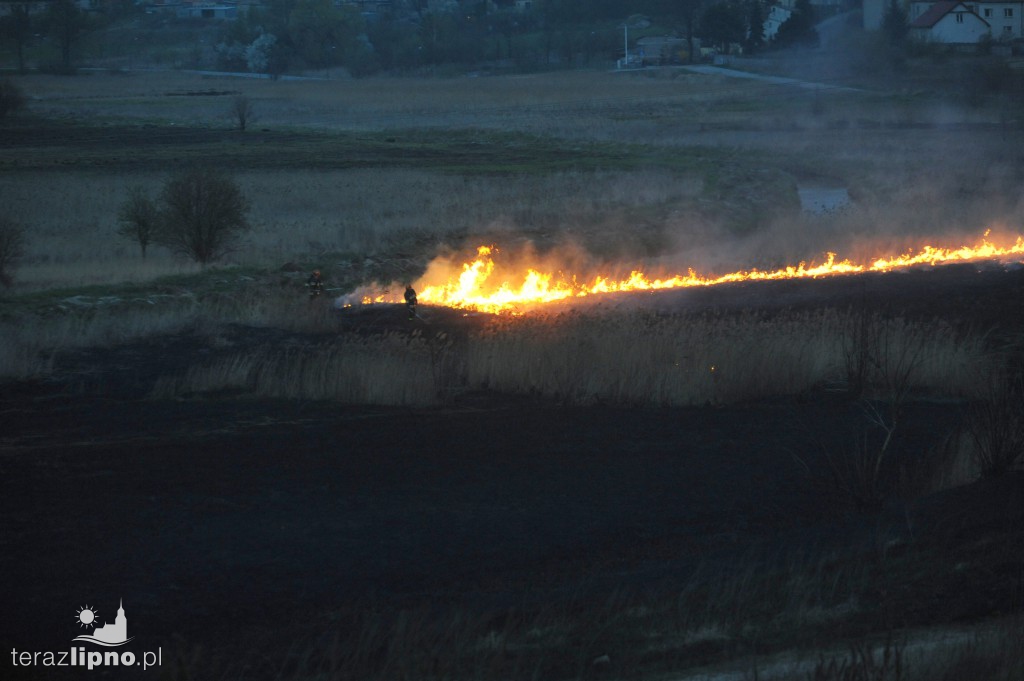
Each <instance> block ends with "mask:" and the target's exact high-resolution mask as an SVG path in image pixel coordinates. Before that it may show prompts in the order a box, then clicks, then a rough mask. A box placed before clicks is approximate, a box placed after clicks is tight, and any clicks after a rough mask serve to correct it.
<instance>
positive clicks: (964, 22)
mask: <svg viewBox="0 0 1024 681" xmlns="http://www.w3.org/2000/svg"><path fill="white" fill-rule="evenodd" d="M923 4H924V3H915V6H912V7H911V18H910V34H911V36H913V37H914V39H915V40H920V41H922V42H935V43H946V44H949V45H975V44H977V42H978V41H979V40H981V39H982V38H984V37H986V36H989V35H991V33H992V31H991V26H990V24H989V23H988V22H987V21H985V20H984V19H982V18H981V17H980V16H978V15H977V14H975V13H974V10H973V8H972V7H970V6H968V5H967V4H966V3H963V2H959V1H958V0H940V1H939V2H935V3H932V4H931V6H930V7H927V9H924V8H923V7H918V6H917V5H923ZM922 10H923V11H922ZM915 13H916V14H917V16H914V14H915Z"/></svg>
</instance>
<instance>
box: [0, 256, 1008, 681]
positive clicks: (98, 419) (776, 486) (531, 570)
mask: <svg viewBox="0 0 1024 681" xmlns="http://www.w3.org/2000/svg"><path fill="white" fill-rule="evenodd" d="M758 287H762V288H758ZM625 300H626V299H625V298H624V299H621V300H620V304H624V303H623V302H622V301H625ZM755 300H758V301H760V303H759V304H760V305H761V306H762V307H763V308H764V309H766V310H769V311H770V310H771V309H773V307H774V308H777V309H780V310H781V309H799V308H801V307H815V306H822V305H831V304H836V305H840V306H844V305H847V304H853V303H856V304H858V305H865V306H868V307H869V308H871V309H878V310H882V311H885V312H887V313H898V314H902V315H906V316H910V317H915V316H920V317H924V318H928V317H934V316H937V317H940V318H943V319H946V320H948V321H951V322H952V323H954V325H960V326H964V327H971V328H984V329H989V330H990V333H991V334H993V336H994V337H1001V338H1004V339H1009V338H1013V337H1015V335H1016V334H1019V333H1020V328H1021V320H1022V316H1021V311H1022V308H1024V270H1022V269H1020V268H1009V269H1007V268H1006V267H1002V266H997V265H986V266H983V267H980V268H979V267H977V266H956V267H946V268H925V269H921V270H915V271H913V272H907V273H903V274H896V275H878V276H875V275H871V276H865V277H843V278H836V279H831V280H825V281H802V282H779V283H777V284H775V283H771V284H744V285H737V286H723V287H718V288H716V289H714V290H711V289H709V290H702V291H696V292H683V293H678V294H677V293H669V294H667V295H666V296H665V297H663V298H657V300H654V299H653V298H652V299H651V300H650V301H649V302H654V303H656V306H657V307H659V308H662V309H664V310H665V311H666V313H668V311H670V310H672V309H675V310H677V311H693V310H702V309H703V310H720V311H727V310H729V309H735V308H741V307H742V308H749V307H750V306H751V305H752V304H754V301H755ZM435 313H436V314H435V316H434V317H433V319H434V320H435V322H434V323H435V325H440V326H444V325H445V324H449V325H450V327H451V330H452V331H453V332H457V331H458V325H459V324H467V323H472V321H470V322H467V321H466V319H465V318H463V317H461V316H456V315H452V316H451V317H450V318H449V317H446V316H445V315H444V313H443V311H435ZM349 314H350V317H348V318H347V319H346V320H345V325H344V328H345V329H347V330H345V331H342V332H343V333H350V332H351V333H369V332H370V331H367V328H372V329H373V331H372V332H374V333H375V332H378V331H379V330H380V329H381V328H394V329H402V328H406V329H408V327H407V326H404V325H403V324H404V323H403V320H402V319H401V314H402V312H401V310H400V309H398V308H395V309H388V308H384V309H380V308H377V309H374V310H373V311H367V312H351V313H349ZM392 316H394V320H392V319H391V317H392ZM225 333H226V334H228V335H229V336H230V337H231V338H232V339H234V340H235V341H237V342H238V343H243V344H244V343H246V342H250V343H264V344H266V343H274V342H283V341H284V340H286V339H291V340H294V334H290V333H286V332H274V331H273V330H266V329H262V330H260V329H253V328H247V327H242V326H234V327H230V328H229V329H227V330H226V331H225ZM203 343H204V340H203V338H202V337H199V336H193V335H190V334H189V333H182V334H179V335H175V336H167V337H161V338H154V339H149V340H146V341H139V342H135V343H131V344H128V345H124V346H120V347H115V348H109V349H103V350H96V351H82V352H77V353H68V354H66V355H64V356H62V357H61V358H60V359H59V360H58V364H57V370H56V371H55V373H54V375H53V376H52V377H51V378H50V379H47V380H46V381H43V382H27V383H18V384H8V385H6V386H4V389H3V392H2V398H0V417H2V429H0V432H2V442H0V444H2V455H0V479H2V481H3V482H2V494H0V521H2V525H3V528H4V532H3V534H2V539H0V542H2V546H0V562H2V574H3V575H4V582H5V584H6V586H7V588H6V589H5V594H4V605H5V606H6V608H5V609H6V612H7V616H6V617H4V618H3V622H2V624H0V632H2V635H0V642H2V643H3V644H4V648H5V651H10V650H11V649H12V648H13V649H16V650H19V651H21V650H30V651H31V650H65V649H67V647H68V646H70V645H71V644H70V640H71V639H72V638H73V637H74V636H76V635H77V634H78V633H80V632H79V628H80V627H79V625H78V622H77V620H76V618H75V613H76V612H77V611H78V610H79V609H80V608H81V607H83V606H84V605H86V604H89V605H92V606H95V607H96V608H98V610H99V612H100V617H101V619H104V620H105V621H112V619H113V615H114V613H115V611H116V608H117V602H118V601H119V599H123V602H124V607H125V611H126V613H127V617H128V623H129V635H131V636H133V637H135V639H134V640H133V641H132V642H131V643H129V644H128V647H130V648H131V649H132V650H134V651H136V653H137V654H139V655H140V656H141V654H142V651H146V650H152V649H156V648H158V647H159V649H160V650H161V652H162V655H163V657H162V662H163V664H162V666H161V669H160V670H159V673H161V674H164V675H165V676H164V677H161V678H197V679H202V678H253V679H262V678H312V677H313V676H314V674H313V672H314V671H318V673H319V672H322V673H323V674H325V675H326V676H324V677H323V678H339V679H344V678H361V677H366V678H369V677H371V674H376V675H378V676H379V677H381V678H385V677H388V678H433V677H435V676H436V677H444V676H445V675H446V674H447V675H449V676H448V678H464V677H469V678H481V677H482V678H514V677H517V676H520V675H526V674H525V672H524V671H523V670H526V669H528V670H530V671H531V673H533V672H535V673H536V674H537V675H538V678H641V677H643V678H673V674H672V673H673V672H674V673H675V675H676V677H678V676H679V675H681V674H682V672H683V670H685V669H688V668H691V667H693V666H695V665H700V664H710V663H717V662H722V661H725V660H730V659H733V660H735V659H746V658H747V657H748V656H750V655H751V654H757V653H761V654H770V653H771V652H773V651H776V650H783V649H787V648H791V647H804V648H807V647H810V648H811V649H813V647H814V646H816V645H826V644H830V643H832V642H835V641H841V640H845V639H846V638H855V637H860V636H863V635H868V634H877V633H880V632H886V631H889V632H893V631H895V632H900V631H905V630H909V629H912V628H918V627H931V626H948V625H954V624H955V625H962V624H969V623H977V622H985V621H989V620H991V619H993V618H997V617H1003V616H1006V615H1011V614H1013V613H1015V612H1019V611H1020V609H1021V606H1022V605H1024V570H1022V565H1024V530H1022V528H1024V477H1022V476H1021V475H1020V474H1018V473H1009V474H1006V475H1003V476H999V477H995V478H990V479H983V480H979V481H978V482H976V483H973V484H970V485H967V486H965V487H959V488H956V489H952V490H947V491H944V492H939V493H937V494H930V495H925V496H920V497H915V498H906V499H894V500H891V501H889V502H888V503H887V504H885V505H884V507H882V508H879V509H873V510H870V511H865V510H858V509H852V508H849V507H848V506H846V505H844V504H842V503H840V501H839V500H838V499H837V495H836V492H835V490H833V489H831V488H830V487H829V485H828V480H827V475H824V474H823V470H824V469H823V468H822V466H823V461H822V459H821V454H820V447H821V444H822V443H833V444H837V443H841V442H842V440H843V438H845V437H848V436H849V433H850V432H851V428H852V427H853V426H854V424H855V423H856V422H857V420H858V419H859V418H861V415H860V413H859V412H858V411H857V407H856V406H855V405H854V404H853V403H852V402H851V401H850V400H849V399H847V397H846V396H844V395H843V394H842V393H841V392H830V391H825V390H822V391H820V392H818V391H816V392H812V393H809V394H803V395H799V396H779V397H778V398H776V399H771V400H762V401H758V402H756V403H749V404H739V405H729V406H711V405H708V406H704V407H690V408H636V407H632V408H631V407H621V406H611V405H605V406H601V405H597V406H590V407H570V406H564V405H561V404H559V403H557V402H556V401H552V400H550V399H543V398H540V397H529V396H508V395H499V394H491V393H470V394H464V395H461V396H459V397H458V398H456V399H454V400H453V401H452V402H451V403H450V404H447V405H445V406H443V407H438V408H429V409H397V408H379V407H358V406H344V405H338V404H333V403H326V402H300V401H272V400H262V399H255V398H250V397H247V396H245V395H241V394H212V395H209V394H208V395H196V396H193V397H190V398H187V399H179V400H173V401H172V400H153V399H147V398H146V397H145V396H146V394H147V392H148V390H149V388H150V387H151V386H152V383H153V381H155V380H156V378H157V377H158V376H160V375H164V374H168V373H171V374H173V373H174V372H176V371H180V370H181V368H182V367H184V366H187V365H188V364H189V362H190V361H191V360H190V359H189V358H191V357H195V356H196V354H197V353H201V352H203V350H204V347H203ZM609 361H614V360H613V358H610V360H609ZM967 406H968V405H967V404H966V403H965V402H964V401H963V400H956V399H936V398H935V396H924V395H922V396H917V397H916V398H915V399H914V400H912V401H911V402H910V403H908V405H907V410H906V416H905V420H904V423H905V427H904V428H903V429H902V430H901V440H900V443H899V447H900V452H901V453H902V455H903V456H906V457H911V458H912V457H915V456H923V455H924V454H925V453H926V452H930V451H934V450H935V448H936V447H937V446H938V440H939V437H940V434H941V432H942V431H943V428H944V427H945V426H947V425H949V424H955V423H957V422H958V421H960V420H962V419H963V418H964V414H965V410H966V408H967ZM797 557H799V558H797ZM801 565H803V566H811V567H809V568H808V569H812V568H813V569H818V567H819V566H822V565H824V566H825V567H824V568H821V569H824V570H826V571H828V570H831V571H832V572H833V573H834V575H835V579H836V580H849V581H851V582H853V581H855V582H856V583H855V584H852V585H851V586H850V587H849V588H850V590H852V591H855V592H856V595H857V598H858V604H859V605H858V608H857V610H856V611H855V612H852V613H850V614H849V615H848V616H845V617H842V618H837V619H835V620H830V621H829V622H828V623H827V624H825V625H822V626H818V627H813V628H809V627H793V628H789V629H772V628H771V627H765V628H764V629H763V633H759V634H758V635H757V636H756V637H753V636H749V635H745V634H744V633H743V632H742V631H739V632H738V633H736V634H735V635H733V636H731V637H729V638H725V639H721V640H717V639H716V640H713V641H710V642H709V641H699V642H689V643H688V642H687V641H686V640H685V638H684V637H683V636H682V635H681V634H679V635H677V636H676V639H675V640H674V641H672V644H671V645H670V646H667V647H666V648H664V649H663V650H662V651H661V652H658V653H653V652H651V651H650V649H649V648H647V647H645V645H644V643H643V639H642V637H640V636H639V635H638V634H636V632H635V631H633V630H632V629H631V628H630V626H629V624H628V617H626V615H624V614H623V613H627V612H630V611H632V609H634V608H636V607H639V606H640V605H643V606H644V607H646V608H647V609H648V610H650V611H653V612H654V613H655V614H656V615H657V617H656V619H657V620H658V621H660V622H661V623H662V624H663V625H664V626H665V628H666V631H667V632H668V633H666V634H665V636H666V640H671V636H670V634H671V631H672V626H671V624H670V623H671V620H672V618H673V617H676V618H680V617H684V616H686V613H683V614H680V612H679V611H680V610H685V609H686V608H691V609H696V608H697V607H698V604H703V607H705V608H706V609H707V610H708V611H714V610H715V607H714V605H715V604H714V601H715V600H716V598H718V599H724V598H725V597H726V596H725V594H726V593H727V590H725V589H721V590H719V591H716V590H715V589H716V588H718V587H716V586H715V584H718V583H719V582H718V581H716V579H717V580H721V581H724V582H726V583H727V582H728V579H729V578H730V577H731V576H735V577H737V578H739V577H740V576H742V575H744V574H752V575H756V580H755V581H759V586H757V587H751V588H750V589H749V590H748V591H746V592H743V593H741V594H740V595H739V596H736V595H735V594H733V595H732V596H729V597H730V598H734V607H735V609H736V612H735V613H734V618H735V619H736V620H737V621H742V620H745V619H749V621H751V622H770V621H772V618H773V617H774V616H775V615H777V614H780V613H782V612H783V611H784V610H785V609H786V607H787V606H786V605H785V603H784V602H782V601H781V600H777V599H775V596H774V591H773V589H775V588H776V587H775V586H773V584H775V585H781V584H783V583H785V581H786V579H787V576H791V575H792V574H793V573H794V571H796V572H799V570H800V569H801V568H800V567H799V566H801ZM795 566H796V567H795ZM854 574H855V575H857V577H856V580H854V578H853V577H852V575H854ZM709 575H713V576H714V577H715V579H712V578H709ZM702 580H703V581H702ZM694 584H697V585H698V586H699V585H700V584H705V586H704V587H699V588H697V589H694V588H693V585H694ZM702 588H703V589H704V592H705V593H704V595H703V596H701V593H700V592H701V589H702ZM778 588H779V589H781V588H782V587H781V586H779V587H778ZM680 593H687V594H689V596H688V597H687V598H689V599H690V600H684V599H681V597H680V595H679V594H680ZM728 593H731V592H728ZM716 594H718V595H717V596H716ZM702 599H703V600H702ZM666 603H668V604H672V603H678V604H680V605H678V607H675V608H674V607H672V606H670V607H665V604H666ZM773 608H775V609H776V610H777V611H778V612H777V613H773V612H772V609H773ZM673 613H675V614H673ZM403 618H404V619H403ZM619 618H622V619H619ZM552 621H554V622H559V623H562V624H564V625H565V626H566V627H568V631H569V633H568V634H565V635H563V636H562V638H561V639H559V640H558V641H557V642H553V643H551V644H550V645H548V646H546V647H545V646H544V645H543V639H542V640H541V642H540V643H539V644H537V645H536V646H535V647H533V648H531V647H529V646H522V647H519V648H515V647H513V646H509V647H508V648H507V649H505V650H501V651H498V652H490V653H487V654H486V655H485V654H484V653H479V652H477V653H472V652H467V650H466V649H465V648H464V647H463V648H460V646H465V645H467V644H466V641H471V640H479V639H480V638H481V637H485V636H486V635H487V633H488V632H490V631H500V632H506V633H507V635H508V638H509V640H513V639H515V638H516V636H519V637H520V638H521V639H525V638H528V634H527V632H528V631H529V630H530V629H531V627H532V628H540V627H541V624H542V623H546V622H552ZM402 622H404V624H401V623H402ZM453 622H461V624H453ZM445 627H447V629H446V628H445ZM679 627H680V628H682V625H679ZM378 630H383V631H387V632H390V634H389V635H388V636H383V635H379V634H375V633H374V632H375V631H378ZM446 632H447V633H446ZM375 637H376V638H375ZM385 639H390V640H391V641H395V640H398V641H402V640H405V641H406V644H405V645H406V647H403V646H402V645H398V646H394V644H393V643H392V647H388V646H387V645H385V644H384V643H382V641H383V640H385ZM353 640H354V641H357V642H358V641H359V640H363V641H364V642H363V643H352V641H353ZM339 641H340V643H339ZM351 650H357V651H359V652H358V654H357V653H351V654H350V653H348V652H344V651H351ZM332 655H334V657H333V658H332V657H331V656H332ZM346 655H349V657H346ZM602 655H608V656H609V661H608V662H601V663H599V664H592V660H595V659H598V658H600V657H601V656H602ZM474 656H475V657H474ZM481 657H483V658H485V659H486V662H485V663H479V662H477V663H475V664H477V668H480V667H483V668H484V670H483V671H477V672H473V674H477V676H473V675H471V674H470V672H469V670H470V669H472V668H474V667H473V664H474V663H473V662H472V660H475V659H480V658H481ZM467 660H470V661H467ZM389 670H390V671H389ZM460 670H461V672H460ZM10 671H11V676H10V677H11V678H67V677H68V676H73V675H74V673H81V671H80V670H66V669H45V668H34V669H24V668H22V669H14V668H11V669H10ZM127 673H128V672H127V671H126V670H123V669H122V670H118V669H105V670H94V671H92V672H90V675H92V676H98V677H100V678H125V674H127ZM139 673H140V674H141V672H139ZM156 673H157V672H154V671H152V670H150V671H149V672H147V673H146V674H145V675H142V677H143V678H150V677H154V675H155V674H156ZM175 673H177V674H179V676H173V674H175ZM664 674H667V675H668V676H664V677H663V676H660V675H664ZM5 675H6V674H5Z"/></svg>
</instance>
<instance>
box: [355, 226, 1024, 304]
mask: <svg viewBox="0 0 1024 681" xmlns="http://www.w3.org/2000/svg"><path fill="white" fill-rule="evenodd" d="M987 237H988V232H986V233H985V236H984V237H982V239H981V240H980V241H979V243H978V244H977V245H975V246H960V247H959V248H939V247H935V246H924V247H923V248H921V249H920V251H918V252H914V251H910V252H907V253H905V254H903V255H898V256H890V257H879V258H876V259H875V260H873V261H871V262H868V263H866V264H857V263H853V262H851V261H850V260H836V254H835V253H827V254H826V257H825V261H824V262H822V263H821V264H818V265H815V264H810V265H809V264H807V263H804V262H801V263H800V264H798V265H796V266H792V265H791V266H788V267H784V268H782V269H778V270H771V271H762V270H757V269H751V270H746V271H739V272H730V273H728V274H722V275H719V276H704V275H700V274H698V273H696V272H694V271H693V270H692V269H691V270H689V271H688V272H687V274H685V275H674V276H671V277H668V278H665V279H649V278H648V277H647V276H646V275H645V274H644V273H643V272H641V271H640V270H633V271H632V272H631V273H630V275H629V277H627V278H625V279H621V280H613V279H610V278H607V277H601V276H597V277H594V278H593V279H591V280H589V281H581V280H580V279H579V278H578V277H576V276H566V275H564V274H561V273H559V274H558V275H555V274H550V273H543V272H538V271H537V270H535V269H527V270H526V274H525V275H522V276H521V277H519V279H518V281H510V280H492V278H493V275H494V271H495V263H494V260H493V257H492V256H493V254H494V253H495V252H497V249H496V248H494V247H493V246H480V247H479V248H478V249H477V258H476V259H475V260H473V261H472V262H468V263H465V264H463V265H462V271H461V272H460V273H459V274H458V275H457V276H455V277H452V278H450V279H449V280H448V281H446V282H442V283H430V282H419V283H418V284H417V286H416V288H417V289H418V291H419V302H421V303H426V304H430V305H443V306H447V307H455V308H462V309H469V310H478V311H482V312H491V313H500V312H515V311H516V310H517V308H518V307H520V306H524V305H533V304H540V303H550V302H554V301H559V300H566V299H568V298H583V297H586V296H592V295H599V294H603V293H615V292H624V291H656V290H662V289H671V288H684V287H692V286H715V285H717V284H725V283H731V282H740V281H763V280H774V279H809V278H817V277H830V276H837V275H845V274H857V273H862V272H888V271H890V270H895V269H901V268H906V267H912V266H915V265H925V264H927V265H940V264H944V263H952V262H967V261H972V260H986V259H994V258H1005V257H1009V256H1021V255H1024V236H1018V237H1017V240H1016V242H1014V243H1013V244H1012V245H1010V246H1005V247H1001V246H997V245H995V244H993V243H991V242H990V241H988V239H987ZM363 302H364V303H371V302H398V301H397V300H392V299H391V297H390V296H379V297H376V298H370V297H367V298H364V299H363Z"/></svg>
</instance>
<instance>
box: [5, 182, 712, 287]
mask: <svg viewBox="0 0 1024 681" xmlns="http://www.w3.org/2000/svg"><path fill="white" fill-rule="evenodd" d="M236 179H237V181H238V183H239V185H240V186H241V188H242V190H243V193H244V194H245V195H246V197H248V199H249V201H250V203H251V211H250V222H251V223H252V224H253V230H252V231H251V232H250V233H249V234H247V235H246V237H245V239H244V240H243V241H242V243H240V244H239V247H238V249H237V251H236V252H234V253H233V254H232V255H231V256H230V259H229V261H231V262H235V263H240V264H245V265H253V266H268V265H271V266H274V265H280V264H282V263H285V262H288V261H296V260H298V261H314V262H317V263H318V264H320V265H323V264H324V263H322V262H320V260H322V259H324V258H325V257H327V258H331V257H334V258H338V257H340V256H341V255H346V254H347V255H360V256H368V255H374V254H377V253H395V252H400V253H413V254H415V255H417V256H418V257H419V258H422V259H424V260H425V259H426V258H428V257H430V256H432V255H433V254H434V253H435V252H436V251H437V249H438V248H439V247H440V245H441V244H444V243H448V244H457V243H459V242H460V241H461V240H462V239H465V238H469V239H474V238H479V239H480V240H488V239H490V240H497V239H503V240H505V241H506V242H510V241H515V240H521V239H523V238H524V237H529V238H532V239H534V240H538V241H545V240H547V241H548V242H556V241H565V240H570V241H576V242H579V243H582V244H584V245H586V246H587V247H588V248H590V249H591V250H594V251H597V252H601V251H603V252H604V253H605V254H606V255H608V254H612V253H617V252H620V251H624V250H627V251H628V245H629V242H630V238H631V237H630V235H631V231H630V230H631V226H632V222H631V219H630V218H629V214H630V212H634V211H640V212H645V213H648V214H650V213H651V212H652V211H653V212H654V213H661V214H665V215H668V214H671V212H672V211H673V209H674V207H675V206H677V205H679V204H680V203H683V202H687V201H690V200H691V199H693V197H694V196H695V195H696V193H697V192H699V190H700V180H699V179H698V178H695V177H688V176H684V175H678V174H674V173H671V172H667V171H660V170H639V171H622V172H598V173H594V174H583V173H576V172H567V173H559V174H556V175H553V176H546V177H533V176H523V177H514V178H498V177H486V176H478V177H458V176H451V175H447V174H443V173H433V172H427V171H412V170H405V169H373V170H351V171H329V172H315V171H292V172H287V173H286V172H263V173H257V172H252V173H242V174H239V175H238V176H237V177H236ZM165 180H166V176H164V175H163V174H159V173H147V174H133V175H132V176H131V177H129V176H127V175H118V174H110V175H99V174H91V173H75V174H69V175H67V176H63V177H61V178H60V181H59V182H53V178H52V176H50V175H47V174H39V173H20V174H18V175H8V176H4V177H0V195H2V196H3V197H4V198H5V200H7V201H9V204H8V210H9V211H10V214H11V215H12V217H14V218H16V219H18V220H19V221H21V222H22V223H23V224H26V225H31V226H32V229H31V233H30V238H29V239H28V240H27V241H28V243H27V252H26V257H25V259H24V262H23V263H22V264H21V266H20V267H19V269H18V271H17V277H16V282H17V284H18V290H22V291H24V290H39V289H47V288H59V287H74V286H87V285H94V284H107V283H116V282H132V281H146V280H150V279H153V278H156V277H160V276H166V275H172V274H189V273H195V272H197V271H199V270H198V268H197V267H196V266H194V265H192V264H190V263H184V262H180V261H176V260H174V259H173V258H171V257H170V256H169V255H168V254H167V253H166V252H165V251H163V250H162V249H159V248H151V249H150V255H149V257H148V258H146V259H142V258H141V256H140V254H139V250H138V246H137V245H136V244H134V243H131V242H128V241H125V240H122V239H120V238H118V237H117V236H116V234H115V232H116V229H117V227H118V223H117V215H118V209H119V207H120V205H121V204H122V203H123V202H124V200H125V199H126V198H127V196H128V190H129V188H130V187H131V186H134V185H140V186H142V187H143V188H144V189H145V190H148V191H149V193H150V194H151V195H152V196H156V195H157V194H158V193H159V190H160V187H161V186H162V184H163V182H164V181H165ZM663 229H664V231H666V232H674V235H673V236H672V240H674V241H678V242H684V241H687V240H692V239H693V238H694V237H695V236H696V230H693V229H686V226H685V225H682V224H679V223H675V222H674V223H672V224H666V226H665V227H664V228H663ZM474 235H476V236H474ZM707 240H708V239H707V238H706V237H704V238H701V239H700V241H701V242H702V243H703V242H706V241H707ZM634 250H637V249H634ZM640 250H642V249H640ZM634 257H638V256H637V254H636V253H634Z"/></svg>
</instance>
